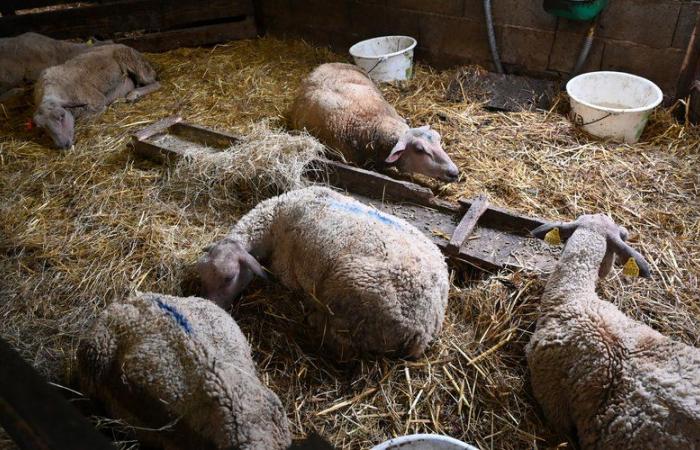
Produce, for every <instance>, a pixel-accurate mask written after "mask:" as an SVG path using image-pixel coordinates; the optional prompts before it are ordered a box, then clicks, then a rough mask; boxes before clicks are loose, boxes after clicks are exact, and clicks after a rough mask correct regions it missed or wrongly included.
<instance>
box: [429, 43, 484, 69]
mask: <svg viewBox="0 0 700 450" xmlns="http://www.w3.org/2000/svg"><path fill="white" fill-rule="evenodd" d="M416 61H418V62H420V63H424V64H425V63H427V64H429V65H430V66H432V67H435V68H437V69H449V68H453V67H459V66H464V65H466V64H478V65H480V66H482V67H484V68H486V69H488V70H493V67H492V66H491V62H490V61H488V60H480V59H473V58H468V57H465V56H458V55H449V54H446V53H438V52H434V51H432V50H430V49H427V48H422V47H417V48H416Z"/></svg>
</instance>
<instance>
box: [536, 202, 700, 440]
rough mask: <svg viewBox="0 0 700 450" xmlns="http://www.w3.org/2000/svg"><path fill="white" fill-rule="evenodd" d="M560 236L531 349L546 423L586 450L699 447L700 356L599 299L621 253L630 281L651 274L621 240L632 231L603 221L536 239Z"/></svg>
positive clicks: (585, 220) (548, 228)
mask: <svg viewBox="0 0 700 450" xmlns="http://www.w3.org/2000/svg"><path fill="white" fill-rule="evenodd" d="M553 230H556V231H553ZM557 232H558V233H560V235H561V238H564V239H566V238H568V242H567V243H566V247H565V248H564V251H563V253H562V256H561V259H560V261H559V263H558V264H557V266H556V268H555V269H554V271H553V273H552V274H551V275H550V276H549V280H548V281H547V285H546V288H545V291H544V294H543V297H542V304H541V317H539V319H538V321H537V328H536V331H535V333H534V334H533V336H532V338H531V340H530V342H529V344H528V345H527V347H526V354H527V362H528V366H529V368H530V374H531V384H532V390H533V394H534V397H535V399H536V400H537V401H538V402H539V404H540V405H541V407H542V411H543V413H544V415H545V417H546V418H547V419H548V421H549V422H550V423H551V424H552V425H553V426H554V427H555V428H556V429H557V430H558V431H559V432H561V433H563V434H569V435H571V436H577V438H578V441H579V444H580V447H581V448H583V449H618V448H635V449H637V448H638V449H657V448H663V449H691V448H692V449H698V448H700V349H698V348H695V347H691V346H688V345H685V344H683V343H680V342H677V341H674V340H672V339H670V338H668V337H666V336H663V335H662V334H660V333H658V332H657V331H655V330H653V329H652V328H650V327H648V326H646V325H644V324H642V323H639V322H636V321H634V320H632V319H631V318H629V317H627V316H626V315H624V314H623V313H622V312H620V310H619V309H617V308H616V307H615V306H614V305H612V304H610V303H608V302H605V301H602V300H600V299H599V298H598V296H597V295H596V293H595V285H596V281H597V278H598V276H600V277H605V276H606V275H607V274H608V272H609V271H610V269H611V267H612V264H613V260H614V258H615V256H616V255H617V256H618V257H620V258H622V260H624V261H627V263H626V264H625V268H626V269H627V270H629V271H630V272H631V274H636V272H638V273H639V274H640V275H641V276H644V277H648V276H649V265H648V263H647V262H646V261H645V260H644V258H643V257H642V256H641V255H640V254H639V253H637V252H636V251H635V250H633V249H632V248H631V247H630V246H629V245H628V244H627V243H625V242H624V240H626V239H627V231H626V230H625V229H624V228H623V227H618V226H617V225H616V224H615V223H614V222H613V221H612V219H610V217H608V216H607V215H604V214H596V215H584V216H581V217H579V218H578V219H577V220H576V221H575V222H571V223H566V224H545V225H543V226H541V227H539V228H537V229H535V230H534V231H533V234H534V235H535V236H538V237H544V236H547V234H548V233H555V234H556V233H557ZM549 236H550V237H551V236H553V235H552V234H550V235H549Z"/></svg>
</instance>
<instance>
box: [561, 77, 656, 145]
mask: <svg viewBox="0 0 700 450" xmlns="http://www.w3.org/2000/svg"><path fill="white" fill-rule="evenodd" d="M566 92H567V93H568V94H569V97H570V98H571V113H572V114H571V115H572V121H573V122H574V123H575V124H576V125H578V126H580V127H582V128H583V129H584V130H585V131H587V132H588V133H590V134H592V135H594V136H598V137H601V138H604V139H611V140H615V141H620V142H626V143H629V144H633V143H635V142H637V141H638V140H639V137H640V136H641V135H642V132H643V131H644V127H645V126H646V124H647V120H648V119H649V115H650V114H651V112H652V111H653V110H654V108H656V107H657V106H659V104H660V103H661V101H662V100H663V94H662V92H661V89H659V87H658V86H657V85H655V84H654V83H652V82H651V81H649V80H647V79H646V78H642V77H639V76H637V75H632V74H629V73H624V72H605V71H603V72H589V73H584V74H582V75H579V76H577V77H574V78H572V79H571V80H570V81H569V82H568V83H567V84H566Z"/></svg>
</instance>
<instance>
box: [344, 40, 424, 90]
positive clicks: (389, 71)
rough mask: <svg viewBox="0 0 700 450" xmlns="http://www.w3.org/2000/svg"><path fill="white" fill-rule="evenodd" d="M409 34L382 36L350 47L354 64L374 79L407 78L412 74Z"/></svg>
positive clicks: (411, 47) (412, 42)
mask: <svg viewBox="0 0 700 450" xmlns="http://www.w3.org/2000/svg"><path fill="white" fill-rule="evenodd" d="M415 47H416V40H415V39H413V38H412V37H409V36H382V37H378V38H373V39H367V40H366V41H361V42H358V43H357V44H355V45H353V46H352V47H350V54H351V55H352V57H353V59H354V60H355V64H356V65H358V66H360V67H362V68H363V69H364V70H365V71H366V72H367V73H368V74H369V77H370V78H371V79H372V80H374V81H394V80H407V79H409V78H411V77H412V76H413V49H414V48H415Z"/></svg>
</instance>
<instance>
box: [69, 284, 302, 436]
mask: <svg viewBox="0 0 700 450" xmlns="http://www.w3.org/2000/svg"><path fill="white" fill-rule="evenodd" d="M78 369H79V370H78V373H79V379H80V386H81V388H82V389H83V390H84V392H85V393H86V394H89V395H90V396H91V397H93V398H94V399H97V400H99V401H100V402H102V403H104V404H105V406H106V407H107V409H108V412H109V413H110V414H112V415H114V416H115V417H119V418H121V419H124V420H126V421H127V422H128V423H129V424H131V425H133V426H134V427H135V429H136V430H137V433H138V434H139V438H140V439H141V440H143V442H144V443H147V444H150V445H153V446H158V447H162V448H165V449H180V448H193V449H194V448H216V449H231V448H236V449H242V450H245V449H285V448H287V447H288V446H289V445H290V444H291V435H290V432H289V424H288V421H287V417H286V416H285V412H284V409H283V408H282V404H281V403H280V401H279V398H278V397H277V396H276V395H275V394H274V393H273V392H272V391H270V390H269V389H268V388H267V387H265V386H264V385H263V384H262V383H261V382H260V380H259V379H258V377H257V375H256V369H255V364H254V362H253V360H252V358H251V354H250V347H249V345H248V342H247V341H246V339H245V336H243V333H242V332H241V330H240V329H239V328H238V325H237V324H236V322H235V321H234V320H233V319H232V318H231V316H230V315H228V314H227V313H226V312H225V311H224V310H222V309H221V308H219V307H218V306H216V305H214V304H213V303H211V302H210V301H208V300H205V299H201V298H196V297H188V298H178V297H171V296H167V295H161V294H155V293H135V294H133V295H131V296H128V297H127V298H126V299H125V300H124V301H122V302H115V303H112V304H111V305H109V306H108V307H107V308H106V309H105V310H104V311H102V313H101V314H100V315H99V316H98V317H97V319H96V320H95V322H94V324H93V325H92V327H91V329H90V330H89V331H88V332H87V333H86V334H85V336H83V338H82V339H81V341H80V344H79V347H78Z"/></svg>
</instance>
